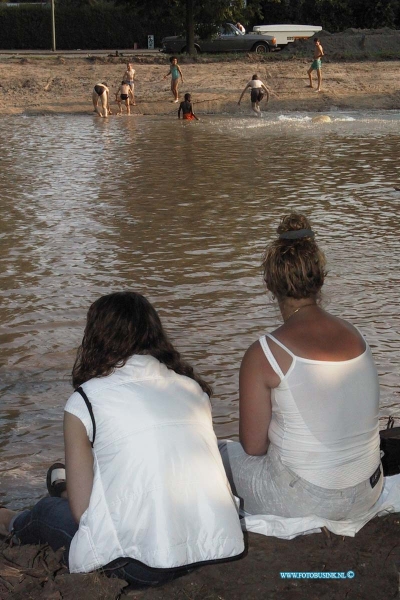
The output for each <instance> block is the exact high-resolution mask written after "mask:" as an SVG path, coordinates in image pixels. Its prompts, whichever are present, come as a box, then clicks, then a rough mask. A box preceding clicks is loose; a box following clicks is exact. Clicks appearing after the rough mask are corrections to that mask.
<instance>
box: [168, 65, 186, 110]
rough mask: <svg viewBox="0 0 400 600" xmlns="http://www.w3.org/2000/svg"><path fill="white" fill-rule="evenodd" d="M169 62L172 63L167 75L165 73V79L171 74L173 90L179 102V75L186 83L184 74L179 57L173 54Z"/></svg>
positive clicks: (176, 100)
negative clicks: (179, 63)
mask: <svg viewBox="0 0 400 600" xmlns="http://www.w3.org/2000/svg"><path fill="white" fill-rule="evenodd" d="M169 62H170V63H171V65H170V67H169V71H168V73H167V74H166V75H164V79H166V78H167V77H168V76H169V75H171V92H172V94H173V96H174V102H179V97H178V85H179V77H180V78H181V79H182V83H184V81H183V75H182V71H181V69H180V66H179V65H178V59H177V58H176V56H171V57H170V59H169Z"/></svg>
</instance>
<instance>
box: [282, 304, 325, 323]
mask: <svg viewBox="0 0 400 600" xmlns="http://www.w3.org/2000/svg"><path fill="white" fill-rule="evenodd" d="M306 306H317V305H316V304H314V302H313V303H312V304H311V303H310V304H303V306H299V308H296V310H294V311H293V312H292V313H290V315H289V316H288V317H287V319H286V321H288V320H289V319H290V317H293V315H295V314H296V313H298V312H299V310H301V309H302V308H306Z"/></svg>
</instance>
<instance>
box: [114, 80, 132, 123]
mask: <svg viewBox="0 0 400 600" xmlns="http://www.w3.org/2000/svg"><path fill="white" fill-rule="evenodd" d="M130 100H133V93H132V89H131V87H130V85H129V84H128V83H126V82H125V81H121V85H120V86H119V88H118V90H117V92H116V94H115V101H116V102H117V103H118V108H119V112H118V114H119V115H122V106H121V102H125V106H126V114H127V115H130V114H131V110H130V108H129V104H130V102H129V101H130Z"/></svg>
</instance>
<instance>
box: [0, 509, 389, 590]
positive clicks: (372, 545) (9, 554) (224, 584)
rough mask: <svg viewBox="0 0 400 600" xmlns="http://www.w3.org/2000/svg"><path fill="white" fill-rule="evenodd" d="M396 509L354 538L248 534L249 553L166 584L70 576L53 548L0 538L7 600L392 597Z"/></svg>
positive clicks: (1, 585) (0, 578)
mask: <svg viewBox="0 0 400 600" xmlns="http://www.w3.org/2000/svg"><path fill="white" fill-rule="evenodd" d="M399 534H400V520H399V516H398V515H390V516H387V517H383V518H376V519H375V520H374V521H372V522H370V523H369V524H368V525H366V526H365V527H364V528H363V529H362V530H361V531H360V532H359V533H358V534H357V535H356V537H355V538H348V537H346V538H343V537H338V536H333V535H332V537H331V538H327V537H326V536H325V535H324V534H323V533H318V534H312V535H307V536H300V537H297V538H295V539H294V540H291V541H286V540H279V539H276V538H267V537H264V536H261V535H256V534H250V535H249V536H248V540H247V542H248V553H247V556H246V557H245V558H242V559H241V560H239V561H235V562H231V563H221V564H219V565H210V566H207V567H202V568H200V569H198V570H196V571H194V572H193V573H191V574H190V575H187V576H185V577H182V578H181V579H178V580H175V581H174V582H172V583H169V584H167V585H165V586H163V587H160V588H152V589H147V590H129V589H127V588H125V585H126V584H125V582H123V581H121V580H118V579H111V580H110V579H107V578H106V577H105V576H103V575H100V574H98V573H92V574H89V575H70V574H68V573H67V571H66V569H65V568H64V567H62V566H61V565H60V563H59V560H58V559H59V555H55V554H54V553H53V552H52V551H51V550H49V549H48V547H45V548H42V549H41V548H39V547H36V546H24V547H20V548H19V547H17V546H14V547H12V548H9V547H8V546H6V545H5V544H0V599H1V600H8V599H10V600H11V599H12V600H61V599H63V600H118V599H119V598H120V595H121V593H122V597H123V598H124V597H127V598H131V599H133V598H136V599H138V600H139V599H140V600H260V599H265V600H389V599H391V598H397V597H398V590H399V573H398V564H399V561H400V537H399ZM350 570H351V571H353V572H354V578H352V579H350V578H346V579H339V580H338V579H335V580H327V579H310V580H306V579H302V580H298V579H297V580H296V579H291V580H288V579H281V577H280V572H282V571H289V572H293V571H302V572H313V573H316V572H318V573H319V572H323V573H328V572H335V573H336V572H343V573H347V572H348V571H350Z"/></svg>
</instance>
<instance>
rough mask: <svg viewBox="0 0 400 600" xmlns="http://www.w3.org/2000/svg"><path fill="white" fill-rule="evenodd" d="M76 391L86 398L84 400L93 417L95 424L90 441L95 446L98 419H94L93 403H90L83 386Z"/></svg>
mask: <svg viewBox="0 0 400 600" xmlns="http://www.w3.org/2000/svg"><path fill="white" fill-rule="evenodd" d="M76 391H77V392H78V394H80V395H81V396H82V398H83V399H84V401H85V404H86V406H87V409H88V411H89V415H90V418H91V419H92V424H93V439H92V441H91V442H90V444H91V446H92V448H93V444H94V440H95V438H96V421H95V420H94V414H93V408H92V405H91V403H90V400H89V398H88V397H87V396H86V394H85V392H84V391H83V389H82V388H81V387H78V389H77V390H76Z"/></svg>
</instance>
